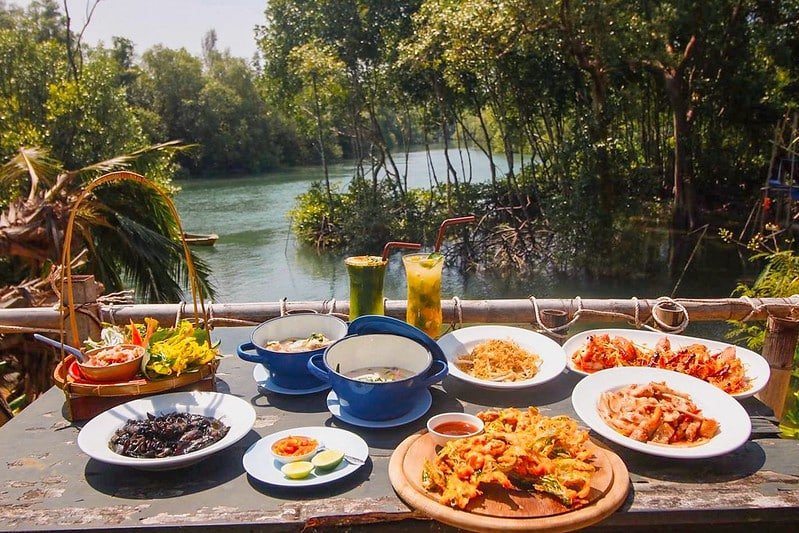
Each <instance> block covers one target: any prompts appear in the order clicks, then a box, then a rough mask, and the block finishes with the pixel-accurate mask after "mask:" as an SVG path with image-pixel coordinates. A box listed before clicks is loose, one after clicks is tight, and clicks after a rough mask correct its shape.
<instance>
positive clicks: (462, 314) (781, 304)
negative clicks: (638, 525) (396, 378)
mask: <svg viewBox="0 0 799 533" xmlns="http://www.w3.org/2000/svg"><path fill="white" fill-rule="evenodd" d="M84 282H85V283H94V281H93V280H84ZM406 305H407V301H406V300H386V301H385V314H386V315H387V316H392V317H395V318H399V319H404V318H405V310H406ZM77 311H78V313H79V314H81V316H80V319H79V322H80V321H84V322H86V321H91V322H94V324H93V326H94V327H97V326H99V324H100V323H101V322H108V323H114V324H127V323H129V322H130V321H133V322H141V321H142V320H143V319H144V317H152V318H155V319H157V320H158V321H159V322H161V323H163V324H169V323H172V322H175V321H176V320H177V319H178V318H182V317H185V316H186V315H187V314H189V313H190V309H187V304H186V303H179V304H128V303H123V304H118V303H110V304H108V303H103V302H102V299H100V300H98V302H87V303H85V304H83V305H82V306H81V307H79V308H78V309H77ZM187 311H188V313H187ZM301 311H312V312H317V313H334V314H341V315H347V314H348V313H349V302H347V301H337V300H335V299H331V300H322V301H318V300H314V301H288V300H287V299H283V300H281V301H278V302H259V303H209V304H206V312H207V315H206V316H207V317H208V318H207V321H208V325H209V326H210V327H212V328H213V327H244V326H249V327H251V326H253V325H256V324H259V323H261V322H263V321H265V320H269V319H271V318H275V317H278V316H281V315H283V314H286V313H292V312H301ZM442 312H443V317H444V322H445V323H450V324H452V325H453V326H454V327H457V326H458V325H460V324H479V323H493V324H502V323H505V324H531V325H532V326H533V328H534V329H538V330H540V331H543V332H545V333H547V334H550V335H551V336H554V337H555V338H559V340H562V337H564V336H565V333H566V331H567V330H568V328H569V326H571V325H573V324H574V323H576V322H578V321H581V320H585V321H587V322H617V323H619V322H622V323H623V322H626V323H628V324H631V325H633V326H636V327H646V328H649V329H654V330H661V331H666V332H673V333H679V332H681V331H682V330H684V329H685V326H686V325H687V324H688V322H689V321H692V322H700V321H725V320H740V321H753V320H760V321H766V320H768V322H767V332H766V343H765V346H764V349H763V356H764V357H765V358H766V359H767V360H768V361H769V364H770V365H771V369H772V370H771V372H772V373H771V379H770V381H769V384H768V386H767V387H766V389H764V391H763V392H762V393H761V394H760V395H759V397H760V399H761V400H762V401H764V403H766V404H767V405H769V406H770V407H772V409H774V411H775V414H777V416H780V414H781V410H782V401H783V399H784V398H785V394H786V391H787V388H788V384H789V381H790V374H791V366H792V363H793V355H794V351H795V349H796V344H797V331H799V321H797V313H799V295H796V296H791V297H789V298H720V299H680V298H678V299H671V298H656V299H637V298H631V299H593V298H592V299H587V298H586V299H582V298H579V297H577V298H571V299H563V298H541V299H537V298H534V297H531V298H525V299H498V300H461V299H459V298H452V299H448V300H443V301H442ZM29 332H45V333H47V332H50V333H60V332H61V331H60V329H59V309H58V308H57V307H51V308H24V309H0V334H3V333H29Z"/></svg>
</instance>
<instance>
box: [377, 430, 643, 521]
mask: <svg viewBox="0 0 799 533" xmlns="http://www.w3.org/2000/svg"><path fill="white" fill-rule="evenodd" d="M591 446H593V451H594V454H595V456H596V459H595V460H594V464H595V465H596V466H597V472H596V474H595V475H594V476H593V479H592V480H591V503H589V504H588V505H586V506H584V507H581V508H579V509H576V510H574V511H569V510H568V509H567V508H566V507H565V506H564V505H563V504H561V503H560V502H559V501H557V500H556V499H554V498H551V497H548V496H545V495H542V494H536V493H530V492H526V491H508V490H505V489H503V488H501V487H499V486H498V485H483V486H482V487H481V488H482V489H483V490H484V491H485V492H484V494H483V495H482V496H480V497H478V498H475V499H474V500H472V501H471V502H470V503H469V506H468V507H467V509H466V510H460V509H455V508H452V507H449V506H447V505H442V504H440V503H438V495H437V494H432V493H430V492H428V491H426V490H425V489H424V488H423V487H422V483H421V478H422V467H423V466H424V462H425V460H426V459H432V458H434V457H435V455H436V449H435V444H434V443H433V441H432V439H430V438H429V436H428V434H427V432H424V433H417V434H414V435H411V436H410V437H408V438H407V439H405V440H404V441H403V442H402V443H401V444H400V445H399V447H398V448H397V449H396V450H394V453H393V454H392V455H391V461H390V462H389V467H388V474H389V478H390V479H391V484H392V485H393V486H394V490H396V491H397V494H398V495H399V496H400V498H402V499H403V500H404V501H405V503H407V504H408V505H410V506H411V507H413V508H415V509H418V510H420V511H422V512H424V513H426V514H428V515H430V516H431V517H433V518H435V519H436V520H438V521H440V522H443V523H445V524H449V525H452V526H456V527H460V528H463V529H469V530H472V531H503V530H511V531H537V530H543V529H546V530H548V531H570V530H574V529H579V528H582V527H586V526H588V525H591V524H594V523H596V522H599V521H600V520H602V519H604V518H605V517H607V516H608V515H610V514H612V513H613V512H614V511H615V510H616V509H617V508H618V507H619V506H620V505H621V504H622V503H623V502H624V500H625V499H626V498H627V492H628V490H629V487H630V480H629V474H628V472H627V467H626V466H625V465H624V462H622V460H621V459H620V458H619V456H618V455H616V454H615V453H613V452H611V451H609V450H606V449H604V448H600V447H599V446H596V445H595V444H593V443H591Z"/></svg>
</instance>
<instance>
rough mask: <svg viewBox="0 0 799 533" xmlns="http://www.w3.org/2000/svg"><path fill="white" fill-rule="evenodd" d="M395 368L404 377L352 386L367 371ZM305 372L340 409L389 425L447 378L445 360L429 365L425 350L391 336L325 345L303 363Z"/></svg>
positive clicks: (347, 339)
mask: <svg viewBox="0 0 799 533" xmlns="http://www.w3.org/2000/svg"><path fill="white" fill-rule="evenodd" d="M376 367H397V368H400V369H403V370H406V371H407V372H408V373H410V376H408V377H406V378H404V379H400V380H397V381H390V382H385V383H368V382H364V381H358V380H356V379H354V378H353V377H349V376H348V375H350V376H352V375H359V374H361V373H363V372H361V371H362V370H365V369H367V368H376ZM308 370H309V371H310V372H311V373H312V374H313V375H314V376H316V377H317V378H319V379H321V380H324V381H328V382H329V383H330V384H331V385H332V387H333V390H334V391H335V393H336V395H337V396H338V399H339V403H340V404H341V408H342V409H344V410H346V411H347V412H348V413H350V414H351V415H352V416H354V417H357V418H361V419H363V420H391V419H394V418H399V417H401V416H403V415H405V414H406V413H408V412H409V411H410V410H411V408H413V406H414V404H415V403H416V400H417V392H418V391H421V390H423V389H426V388H427V387H429V386H431V385H433V384H434V383H438V382H439V381H441V380H442V379H444V378H445V377H446V375H447V371H448V367H447V362H446V361H438V360H435V361H434V360H433V358H432V356H431V355H430V351H429V350H428V349H427V348H425V347H424V346H422V345H421V344H419V343H418V342H416V341H414V340H413V339H409V338H407V337H402V336H399V335H391V334H383V333H380V334H368V335H352V336H349V337H344V338H343V339H341V340H339V341H336V342H335V343H333V344H331V345H330V346H328V348H327V350H325V352H324V353H323V354H319V355H314V356H312V357H311V358H310V359H309V361H308Z"/></svg>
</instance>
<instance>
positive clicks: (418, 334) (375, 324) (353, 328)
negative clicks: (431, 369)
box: [347, 315, 447, 363]
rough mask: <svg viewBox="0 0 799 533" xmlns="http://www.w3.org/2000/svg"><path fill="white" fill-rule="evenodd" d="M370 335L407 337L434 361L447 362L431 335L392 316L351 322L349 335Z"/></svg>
mask: <svg viewBox="0 0 799 533" xmlns="http://www.w3.org/2000/svg"><path fill="white" fill-rule="evenodd" d="M369 333H389V334H392V335H399V336H401V337H407V338H409V339H412V340H414V341H416V342H418V343H419V344H421V345H422V346H424V347H425V348H427V349H428V350H430V355H432V356H433V359H437V360H439V361H443V362H445V363H446V362H447V356H445V355H444V351H443V350H442V349H441V347H440V346H439V345H438V343H436V341H434V340H433V338H432V337H430V335H428V334H427V333H425V332H424V331H422V330H421V329H419V328H416V327H413V326H411V325H410V324H408V323H407V322H403V321H402V320H397V319H396V318H392V317H390V316H382V315H365V316H360V317H358V318H356V319H355V320H353V321H352V322H350V326H349V328H348V329H347V334H348V335H366V334H369Z"/></svg>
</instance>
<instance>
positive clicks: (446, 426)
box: [427, 413, 483, 446]
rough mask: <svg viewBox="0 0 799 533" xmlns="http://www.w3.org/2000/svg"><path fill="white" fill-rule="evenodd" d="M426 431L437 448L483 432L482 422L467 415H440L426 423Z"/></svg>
mask: <svg viewBox="0 0 799 533" xmlns="http://www.w3.org/2000/svg"><path fill="white" fill-rule="evenodd" d="M427 431H428V432H429V433H430V437H431V438H432V439H433V442H435V444H436V445H437V446H444V445H445V444H446V443H447V442H449V441H451V440H455V439H463V438H467V437H473V436H475V435H479V434H480V433H482V432H483V421H482V420H480V419H479V418H477V417H476V416H474V415H470V414H468V413H442V414H440V415H436V416H434V417H432V418H430V420H428V421H427Z"/></svg>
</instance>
